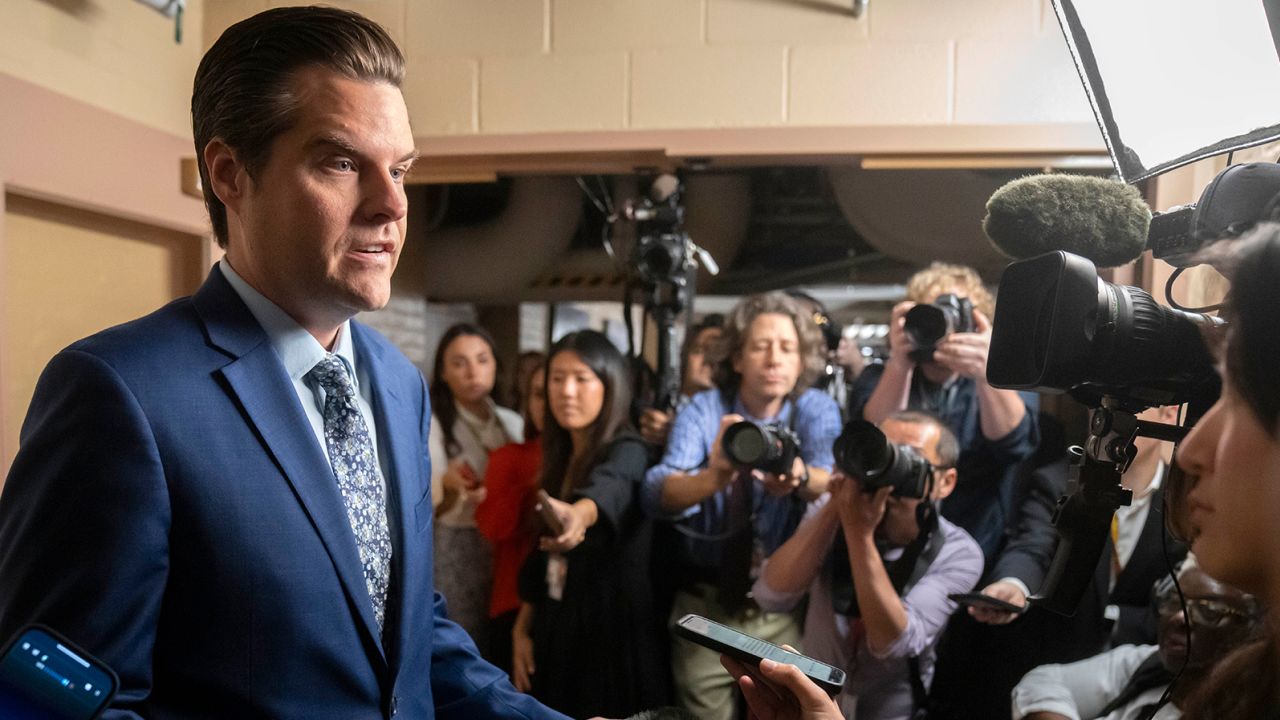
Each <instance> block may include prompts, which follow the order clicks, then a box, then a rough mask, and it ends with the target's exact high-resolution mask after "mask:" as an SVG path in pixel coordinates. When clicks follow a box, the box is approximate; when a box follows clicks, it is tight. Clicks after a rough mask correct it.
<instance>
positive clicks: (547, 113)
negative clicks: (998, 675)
mask: <svg viewBox="0 0 1280 720" xmlns="http://www.w3.org/2000/svg"><path fill="white" fill-rule="evenodd" d="M274 4H283V3H278V2H276V0H210V1H209V4H208V6H207V7H206V8H205V18H206V21H205V39H206V43H207V42H211V41H212V40H213V39H214V38H216V37H217V35H218V34H219V33H220V32H221V31H222V29H223V28H225V27H226V26H227V25H228V24H230V22H233V21H235V20H237V19H239V18H241V17H244V16H247V15H249V14H251V13H253V12H256V11H258V10H261V9H263V8H265V7H268V6H271V5H274ZM332 4H335V5H338V6H342V7H347V8H351V9H354V10H357V11H360V12H363V13H365V14H367V15H369V16H370V17H373V18H375V19H377V20H378V21H379V22H382V23H383V24H384V25H385V26H386V27H387V28H388V30H389V31H391V34H392V35H393V36H395V37H396V39H397V40H399V41H400V42H401V43H402V45H403V47H404V49H405V52H406V55H407V57H408V61H409V69H408V74H407V78H406V87H405V96H406V99H407V101H408V104H409V109H410V115H411V117H412V120H413V123H414V131H415V134H416V135H418V136H419V137H424V136H440V135H467V134H521V133H537V132H573V131H600V130H606V131H607V130H630V129H637V130H655V129H675V128H721V127H786V126H795V127H801V126H861V125H890V126H892V125H917V126H918V125H947V124H957V125H964V124H975V125H991V124H994V125H1001V124H1025V123H1091V122H1092V120H1093V116H1092V113H1091V112H1090V110H1089V106H1088V103H1087V101H1086V99H1085V95H1084V91H1083V89H1082V88H1081V85H1080V82H1079V78H1078V76H1077V75H1076V72H1075V69H1074V67H1073V66H1072V63H1071V59H1070V56H1069V54H1068V52H1067V48H1066V44H1065V42H1064V41H1063V38H1062V34H1061V32H1060V30H1059V29H1058V24H1057V20H1056V19H1055V18H1054V16H1053V12H1052V8H1051V7H1050V5H1049V2H1048V0H871V2H870V4H869V7H868V9H867V12H866V13H865V14H864V15H863V16H862V17H860V18H854V17H852V15H851V14H850V12H849V6H850V2H849V0H341V1H339V2H335V3H332Z"/></svg>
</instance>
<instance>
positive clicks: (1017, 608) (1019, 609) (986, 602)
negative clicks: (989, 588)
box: [947, 593, 1027, 615]
mask: <svg viewBox="0 0 1280 720" xmlns="http://www.w3.org/2000/svg"><path fill="white" fill-rule="evenodd" d="M947 597H948V598H951V599H952V600H954V601H956V602H958V603H960V604H961V605H968V606H970V607H986V608H990V609H992V610H999V611H1001V612H1009V613H1014V614H1015V615H1018V614H1021V613H1024V612H1026V611H1027V606H1026V605H1014V604H1013V603H1011V602H1008V601H1007V600H1001V599H1000V598H994V597H991V596H990V595H984V594H982V593H951V594H950V595H948V596H947Z"/></svg>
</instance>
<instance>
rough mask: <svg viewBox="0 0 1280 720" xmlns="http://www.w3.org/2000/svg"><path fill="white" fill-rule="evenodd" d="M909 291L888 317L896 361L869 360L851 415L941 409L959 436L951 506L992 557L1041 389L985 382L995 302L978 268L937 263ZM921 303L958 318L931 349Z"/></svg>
mask: <svg viewBox="0 0 1280 720" xmlns="http://www.w3.org/2000/svg"><path fill="white" fill-rule="evenodd" d="M907 297H908V300H906V301H904V302H901V303H899V304H898V305H896V306H895V307H894V308H893V315H892V318H891V319H890V321H889V359H888V361H887V362H885V363H884V364H883V365H872V366H869V367H867V368H866V370H864V371H863V373H862V375H860V376H859V377H858V381H857V383H855V385H854V388H853V398H852V401H851V405H852V407H853V411H852V413H851V417H854V418H857V417H862V418H863V419H865V420H867V421H868V422H872V423H878V422H880V421H881V420H883V419H885V418H886V417H888V416H889V415H891V414H892V413H894V412H897V411H899V410H907V409H911V410H923V411H925V412H929V413H932V414H934V415H937V416H938V417H939V418H941V419H942V420H943V422H945V423H946V424H947V426H948V427H949V428H951V431H952V432H953V433H955V435H956V438H957V439H958V440H959V443H960V460H959V462H958V463H957V465H956V471H957V473H958V478H959V480H958V483H957V485H956V491H955V493H954V494H953V495H952V496H951V499H950V500H948V501H947V503H946V505H945V507H944V509H943V514H944V515H945V516H946V518H947V519H948V520H950V521H951V522H953V523H955V524H956V525H958V526H960V527H961V528H964V529H965V530H966V531H967V532H968V533H969V534H970V535H972V536H973V539H974V540H976V541H977V543H978V545H979V546H980V547H981V548H982V551H983V553H984V555H985V557H987V558H992V557H994V555H995V553H996V552H997V551H998V550H999V546H1000V543H1001V541H1002V539H1003V537H1004V530H1005V522H1006V518H1007V517H1008V514H1009V507H1010V505H1011V504H1012V496H1013V473H1014V471H1015V470H1016V466H1017V464H1018V463H1019V462H1020V461H1022V460H1024V459H1026V458H1027V457H1029V456H1030V455H1031V453H1032V452H1033V451H1034V450H1035V446H1036V443H1037V442H1038V431H1037V424H1036V412H1037V410H1038V409H1039V398H1038V397H1037V396H1035V395H1034V394H1031V393H1018V392H1015V391H1012V390H1001V389H997V388H994V387H992V386H991V385H989V384H988V383H987V379H986V376H987V354H988V352H989V351H990V345H991V320H990V317H991V313H992V311H993V308H994V302H993V300H992V298H991V294H990V293H989V292H988V291H987V289H986V288H985V287H984V286H983V284H982V279H981V278H979V277H978V274H977V273H976V272H974V271H973V270H972V269H970V268H967V267H962V266H958V265H945V264H942V263H933V264H932V265H930V266H929V267H928V268H926V269H924V270H922V271H920V272H918V273H916V274H915V275H913V276H912V277H911V279H910V280H908V281H907ZM921 304H940V305H942V306H943V307H942V310H943V311H944V312H943V314H945V315H946V316H947V317H948V326H949V327H950V326H954V327H955V330H954V331H950V332H946V333H945V334H944V333H940V334H941V335H942V337H941V339H940V340H939V341H938V342H937V343H936V346H934V347H932V348H930V347H917V344H916V343H915V342H914V341H913V340H912V338H911V336H910V334H909V333H908V330H909V329H910V328H909V327H908V326H907V325H908V324H907V314H908V313H909V312H910V311H912V309H913V308H916V307H917V306H918V305H921ZM966 310H967V313H966Z"/></svg>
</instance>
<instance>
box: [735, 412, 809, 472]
mask: <svg viewBox="0 0 1280 720" xmlns="http://www.w3.org/2000/svg"><path fill="white" fill-rule="evenodd" d="M721 447H723V448H724V453H725V455H728V456H729V459H730V460H732V461H733V464H734V465H737V466H739V467H749V468H754V469H757V470H763V471H764V472H768V473H773V474H775V475H783V474H786V473H789V472H791V466H792V465H794V464H795V459H796V457H797V456H798V455H799V454H800V440H799V439H798V438H797V437H796V435H795V433H794V432H792V431H791V429H790V428H788V427H785V426H782V425H764V424H761V423H754V422H751V421H750V420H742V421H740V422H736V423H734V424H732V425H730V426H729V427H727V428H725V431H724V439H723V440H722V441H721Z"/></svg>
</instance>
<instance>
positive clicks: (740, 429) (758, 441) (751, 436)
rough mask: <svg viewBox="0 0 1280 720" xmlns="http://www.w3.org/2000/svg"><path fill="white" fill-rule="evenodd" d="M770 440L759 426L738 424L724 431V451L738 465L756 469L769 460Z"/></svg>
mask: <svg viewBox="0 0 1280 720" xmlns="http://www.w3.org/2000/svg"><path fill="white" fill-rule="evenodd" d="M769 450H770V439H769V438H767V437H765V434H764V431H763V430H762V429H761V428H760V426H759V425H756V424H755V423H753V422H750V421H743V422H736V423H734V424H732V425H730V426H729V427H728V428H727V429H726V430H725V431H724V451H725V453H726V454H727V455H728V456H729V459H730V460H732V461H733V462H735V463H737V464H738V465H746V466H749V467H755V466H757V465H759V464H760V463H761V462H763V461H765V460H767V459H768V458H769V455H770V453H769Z"/></svg>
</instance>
